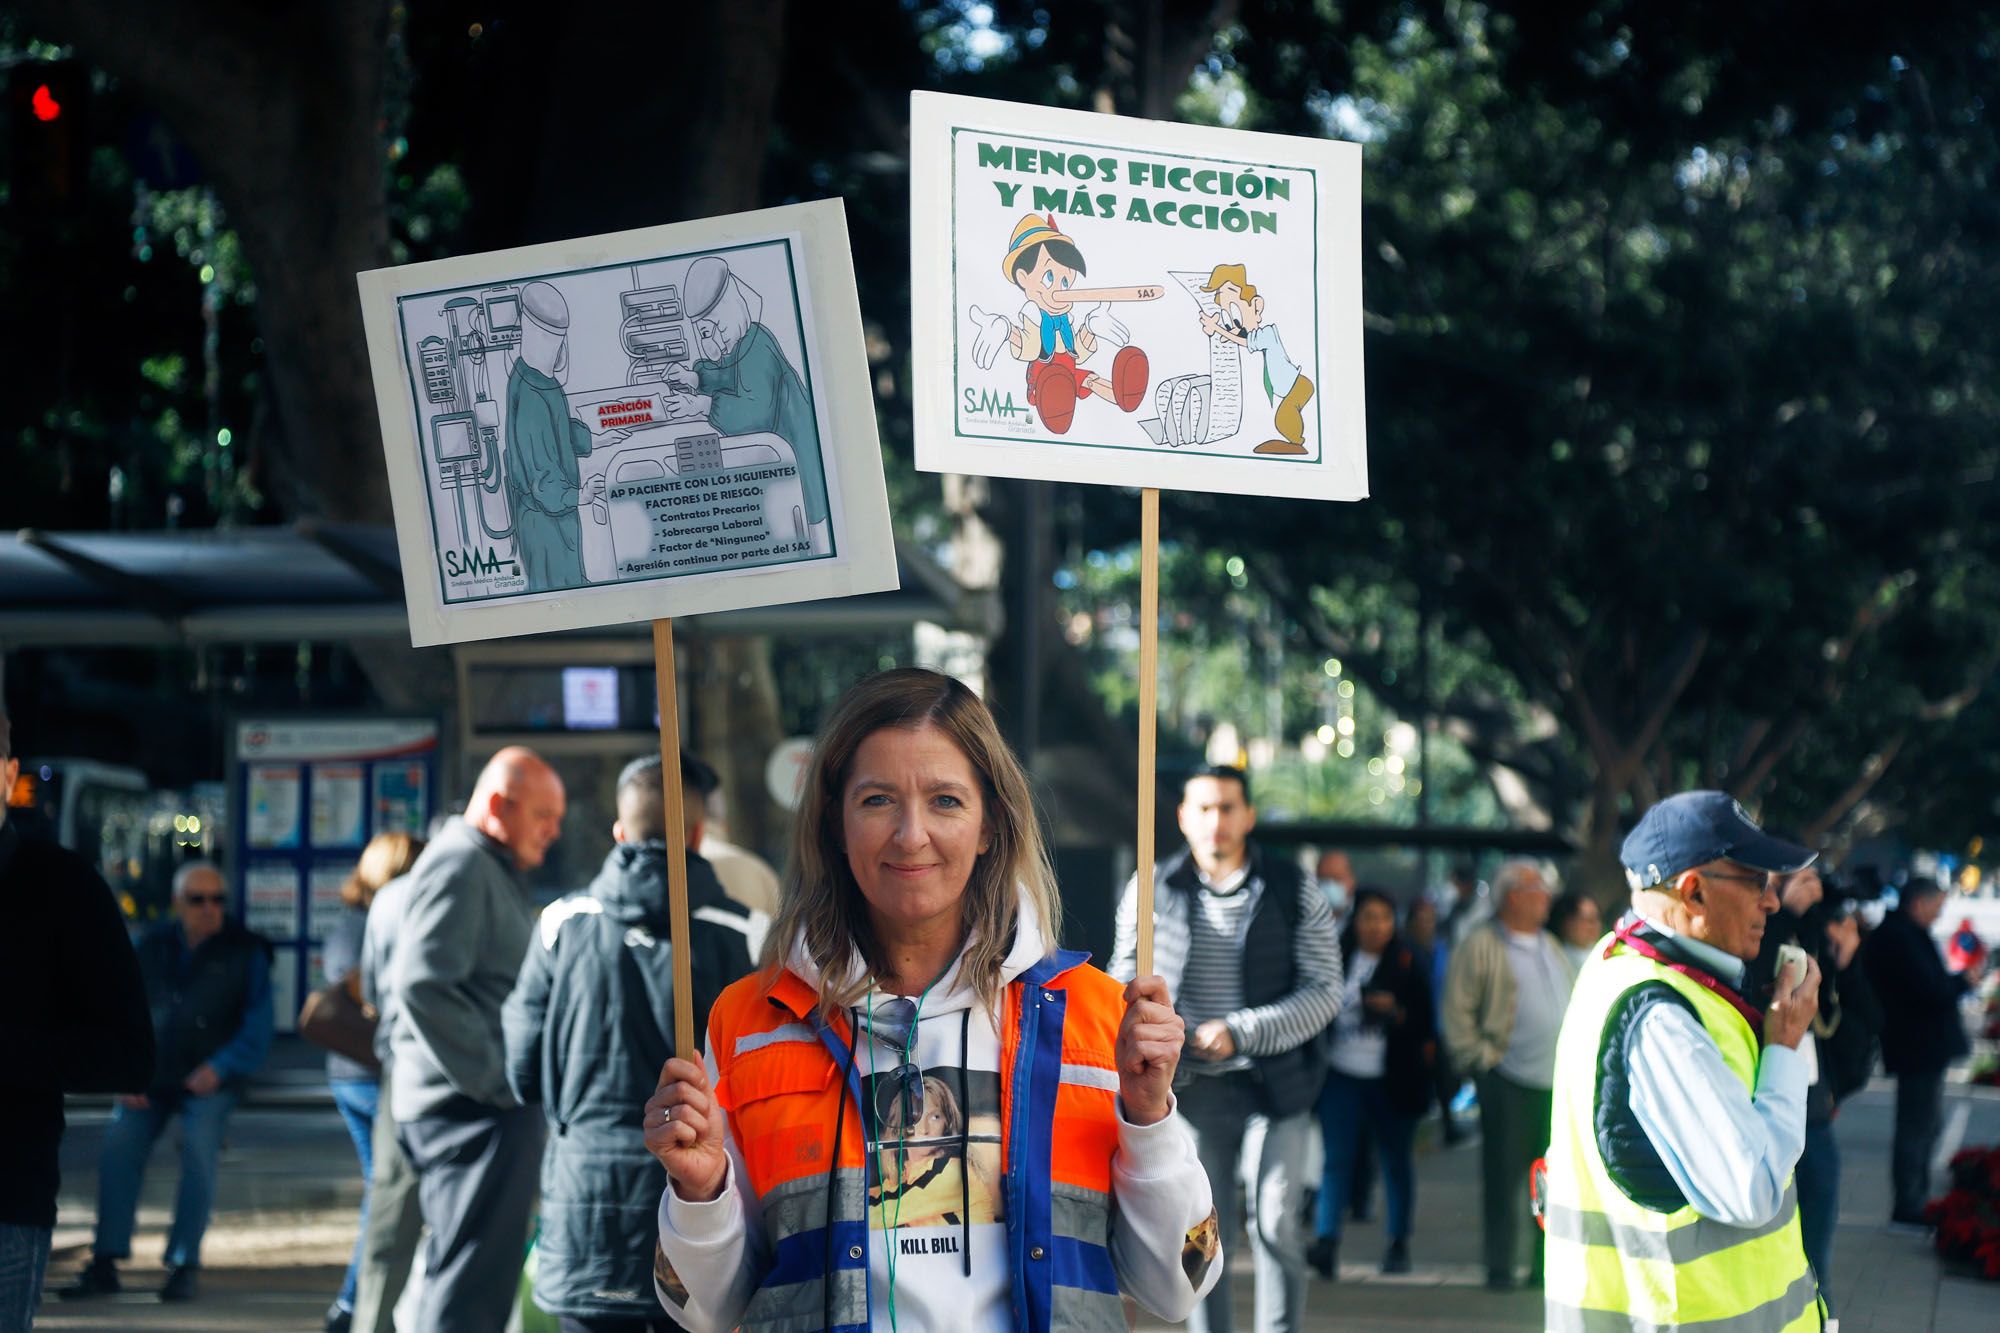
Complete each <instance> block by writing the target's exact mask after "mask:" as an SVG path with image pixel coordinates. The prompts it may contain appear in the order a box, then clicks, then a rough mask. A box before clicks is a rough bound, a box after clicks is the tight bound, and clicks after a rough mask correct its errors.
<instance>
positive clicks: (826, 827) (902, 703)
mask: <svg viewBox="0 0 2000 1333" xmlns="http://www.w3.org/2000/svg"><path fill="white" fill-rule="evenodd" d="M927 726H928V727H935V728H937V729H938V730H939V731H941V732H943V733H944V734H945V735H946V736H947V737H949V738H950V739H951V741H952V742H953V743H954V744H955V745H957V746H958V748H959V750H960V751H961V752H962V753H963V754H964V755H965V757H966V759H967V761H968V762H970V763H971V765H972V770H973V772H974V773H976V774H978V776H979V785H980V795H981V798H982V801H983V804H984V805H985V807H986V810H985V814H986V829H987V833H988V838H989V841H988V844H987V849H986V851H985V852H984V853H982V854H981V855H980V856H979V858H978V859H977V860H976V861H974V862H973V865H972V875H971V877H970V878H969V879H968V880H967V882H966V886H965V897H964V900H963V907H964V924H965V928H966V931H967V933H968V934H969V936H970V938H971V945H970V947H969V948H968V949H967V950H966V953H965V960H964V963H963V969H964V970H963V973H962V975H963V977H964V980H965V982H966V984H967V985H969V986H970V987H971V988H972V989H973V991H974V993H975V994H977V995H978V996H979V997H980V999H981V1000H982V1001H983V1002H984V1003H985V1005H986V1007H987V1008H988V1009H989V1010H990V1011H991V1012H993V1013H994V1014H996V1015H997V1014H998V1013H999V1011H1000V990H1001V981H1000V968H1001V965H1002V964H1003V963H1004V962H1005V961H1006V958H1007V953H1008V950H1009V949H1011V948H1012V947H1013V944H1014V924H1015V918H1016V916H1017V915H1018V913H1019V910H1020V900H1021V899H1022V898H1024V897H1025V898H1026V899H1027V900H1028V901H1029V902H1030V903H1032V904H1033V906H1034V909H1035V913H1036V915H1037V916H1039V917H1040V918H1041V925H1042V929H1043V931H1044V932H1046V934H1047V936H1048V938H1049V940H1050V943H1051V946H1053V943H1054V939H1055V935H1056V931H1057V930H1058V929H1059V928H1060V926H1061V924H1062V917H1061V915H1060V912H1061V907H1060V905H1059V903H1058V901H1057V898H1056V877H1055V871H1054V869H1053V868H1052V867H1051V866H1050V864H1049V854H1048V849H1047V848H1046V847H1045V846H1043V844H1042V831H1041V826H1040V824H1039V823H1038V822H1037V821H1036V819H1035V808H1034V798H1033V797H1032V796H1031V795H1030V794H1029V791H1028V778H1027V775H1026V774H1025V773H1023V772H1022V771H1021V765H1020V764H1019V762H1017V761H1016V760H1015V758H1014V754H1013V751H1011V750H1009V749H1008V748H1007V742H1006V741H1005V740H1003V739H1001V736H1000V728H999V727H998V726H997V725H996V724H995V723H994V721H993V714H992V713H991V712H989V711H988V710H987V707H986V705H985V704H984V703H982V702H980V699H979V696H978V695H976V694H974V693H973V692H972V691H971V690H969V689H967V688H966V687H965V685H964V684H963V683H962V682H960V681H957V680H954V679H953V678H952V677H950V676H946V675H942V674H940V673H938V672H936V671H927V670H924V669H922V668H920V667H902V668H898V669H897V670H894V671H884V672H882V673H881V674H879V675H875V676H870V677H868V678H867V679H866V680H863V681H861V682H860V683H859V684H857V685H855V686H854V687H853V688H851V689H849V690H848V691H847V693H846V694H844V695H842V696H841V698H840V702H839V703H837V704H835V705H834V709H833V713H832V714H831V716H829V717H828V718H827V720H826V723H825V725H824V726H823V727H821V729H820V736H819V740H818V743H817V744H815V745H814V747H813V755H812V761H811V762H810V763H809V764H808V765H807V767H806V775H805V784H804V788H803V791H802V793H801V797H800V801H799V812H798V819H797V820H796V821H795V822H794V824H793V825H792V851H791V857H790V860H789V862H788V864H787V865H786V867H785V881H784V892H783V896H782V897H781V899H780V900H779V906H778V919H777V921H776V922H775V923H773V926H772V929H771V932H770V934H769V935H768V936H767V937H766V939H765V942H764V960H763V961H764V964H765V966H766V967H767V968H770V969H773V972H772V975H773V976H774V977H775V975H776V971H775V969H777V968H781V967H783V966H784V965H785V961H786V958H787V956H788V955H789V954H790V952H791V950H792V949H793V947H794V946H795V945H797V944H800V943H801V942H802V943H803V946H804V948H805V952H806V956H807V957H809V958H810V959H812V962H813V965H814V966H815V967H817V968H818V969H819V974H820V977H821V984H820V1014H821V1016H822V1017H823V1018H831V1017H832V1015H834V1014H835V1013H838V1012H839V1011H841V1010H843V1009H846V1008H848V1007H849V1006H851V1005H853V1004H854V1003H855V1002H856V1001H858V1000H860V999H861V997H862V996H863V995H865V994H867V992H868V989H869V987H870V985H871V984H872V983H873V980H874V978H875V977H877V976H879V975H880V974H881V973H882V972H883V971H884V970H885V968H886V961H887V960H886V959H885V957H884V955H883V951H882V947H881V942H880V941H879V940H877V939H876V938H875V931H874V927H873V926H872V924H871V923H870V921H869V916H868V903H867V901H866V900H865V899H864V898H863V897H862V896H861V886H860V885H859V884H857V883H855V880H854V872H853V871H852V870H851V869H849V868H848V864H847V853H846V851H845V849H844V846H843V842H842V836H843V829H842V814H843V812H842V794H843V792H844V791H845V789H846V786H847V782H848V779H849V777H850V776H851V775H852V771H853V767H854V756H855V753H856V751H858V750H860V748H861V744H862V742H863V741H865V740H867V739H868V738H869V737H870V736H872V735H874V734H875V733H876V732H878V731H881V730H882V729H883V728H885V727H898V728H901V729H903V730H906V731H917V730H921V729H922V728H924V727H927ZM855 951H859V953H860V955H861V958H862V964H863V968H862V971H861V973H860V974H859V975H853V974H851V973H850V971H849V965H848V960H849V957H850V955H851V954H852V953H853V952H855Z"/></svg>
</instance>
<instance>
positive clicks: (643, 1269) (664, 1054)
mask: <svg viewBox="0 0 2000 1333" xmlns="http://www.w3.org/2000/svg"><path fill="white" fill-rule="evenodd" d="M660 768H661V766H660V761H659V759H658V758H656V757H652V758H646V759H640V760H636V761H634V762H633V763H631V764H628V765H627V766H626V767H625V771H624V772H623V773H621V774H620V775H619V778H618V821H617V822H616V823H615V824H613V825H612V826H611V836H612V838H613V839H614V840H615V842H616V843H617V845H616V846H615V847H613V848H612V849H611V854H610V855H609V856H608V857H606V858H605V861H604V868H603V869H602V870H600V871H599V872H598V875H597V878H596V879H595V880H593V881H591V884H590V887H589V888H587V889H585V890H584V891H583V892H582V893H577V894H572V895H570V896H569V897H567V898H562V899H560V900H558V901H556V902H554V903H551V904H550V905H549V906H548V908H547V909H546V910H544V911H543V912H542V916H541V920H540V922H539V924H538V926H537V928H536V930H535V934H534V937H533V938H532V939H531V940H530V941H529V944H528V952H527V956H526V957H525V958H524V959H523V960H522V963H521V976H520V980H519V981H518V982H517V983H516V984H515V987H514V991H513V994H511V995H509V996H508V997H507V1003H506V1006H505V1007H504V1008H503V1009H502V1010H501V1014H500V1019H501V1026H502V1028H503V1030H504V1033H505V1036H506V1042H507V1081H508V1083H509V1084H510V1085H511V1086H512V1088H513V1090H514V1095H515V1096H516V1097H518V1098H520V1099H521V1102H522V1104H523V1105H528V1106H532V1105H535V1104H536V1103H540V1104H541V1106H542V1108H543V1111H544V1113H545V1114H546V1116H547V1117H548V1126H549V1136H548V1142H547V1146H546V1147H545V1148H544V1150H543V1155H542V1208H541V1216H542V1225H541V1235H540V1238H539V1239H538V1240H537V1241H536V1251H535V1303H536V1304H537V1305H539V1306H541V1307H542V1309H544V1310H546V1311H548V1312H549V1313H550V1314H553V1315H555V1316H556V1317H557V1318H558V1320H559V1321H560V1324H561V1327H562V1329H563V1333H648V1331H649V1330H655V1329H658V1330H666V1329H670V1328H672V1327H673V1325H671V1324H669V1323H668V1322H667V1318H666V1315H665V1314H664V1313H663V1312H662V1311H661V1309H660V1306H659V1302H658V1300H657V1299H656V1298H655V1296H654V1294H653V1277H652V1274H653V1249H654V1245H655V1243H656V1239H657V1236H658V1229H659V1224H658V1222H657V1221H656V1218H655V1210H656V1209H657V1208H658V1207H659V1203H660V1192H661V1191H662V1190H663V1189H664V1188H665V1187H666V1176H665V1174H664V1173H663V1172H662V1171H661V1170H660V1166H659V1163H657V1162H656V1161H654V1160H653V1157H652V1155H651V1154H650V1153H648V1152H647V1151H646V1145H645V1139H644V1137H643V1134H642V1131H641V1126H640V1114H639V1113H640V1110H641V1108H643V1107H644V1106H645V1104H646V1099H647V1098H648V1097H650V1096H651V1095H652V1093H653V1090H654V1086H655V1084H656V1083H657V1082H658V1081H659V1070H660V1067H661V1066H662V1065H664V1064H665V1063H666V1062H667V1060H668V1058H669V1057H671V1056H674V1055H684V1054H686V1053H685V1052H677V1051H675V1050H674V1048H673V1033H674V1003H673V992H674V975H673V950H672V948H671V946H670V944H669V939H668V934H669V930H668V902H667V844H666V814H665V808H664V801H665V797H664V793H663V791H662V788H661V777H660ZM681 788H682V797H683V813H684V827H685V828H686V831H687V883H688V914H689V916H690V918H691V920H690V927H691V929H692V931H693V941H692V943H693V946H694V949H693V957H692V958H691V959H690V960H689V962H690V964H691V971H692V972H693V975H694V1002H695V1030H696V1031H697V1032H701V1031H703V1029H704V1028H705V1026H706V1020H707V1016H708V1010H709V1007H710V1006H711V1005H712V1004H713V1003H714V1001H715V997H716V996H717V995H718V994H720V993H721V991H722V989H723V988H724V987H725V986H727V985H729V984H730V983H731V982H733V981H735V980H736V979H737V978H738V977H742V976H747V975H748V974H749V972H750V970H751V968H752V966H753V964H754V960H755V957H756V953H757V951H758V949H759V948H760V947H761V945H762V942H763V934H764V931H765V930H766V929H767V928H768V927H769V925H770V921H769V918H767V917H765V916H764V915H763V914H762V913H761V912H752V911H751V910H750V909H748V908H746V907H743V906H742V905H740V904H738V903H736V902H735V901H733V900H732V899H730V898H729V897H728V896H727V895H726V894H725V893H724V892H723V891H722V882H721V881H720V880H718V879H717V878H716V876H715V871H714V870H713V869H712V868H711V867H710V866H709V864H708V862H706V861H704V860H703V859H702V858H701V856H700V855H699V849H700V846H701V833H702V812H703V806H702V800H703V798H704V797H705V796H706V795H707V794H708V793H709V792H711V791H713V790H714V789H715V777H714V772H713V770H711V769H709V767H708V766H707V765H706V764H703V763H702V762H701V761H700V760H699V759H696V758H695V757H694V756H692V755H687V754H683V755H682V756H681Z"/></svg>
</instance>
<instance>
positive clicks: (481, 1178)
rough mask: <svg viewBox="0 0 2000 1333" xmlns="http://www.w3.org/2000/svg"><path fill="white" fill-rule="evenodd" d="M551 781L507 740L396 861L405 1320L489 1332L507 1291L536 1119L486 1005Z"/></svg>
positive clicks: (385, 981) (512, 945)
mask: <svg viewBox="0 0 2000 1333" xmlns="http://www.w3.org/2000/svg"><path fill="white" fill-rule="evenodd" d="M563 809H564V795H563V785H562V779H560V778H559V777H557V776H556V773H555V770H554V769H552V768H550V767H549V766H548V764H547V763H546V762H544V761H543V760H542V759H541V758H540V757H539V756H537V755H536V754H534V753H533V752H532V751H530V750H526V749H521V748H519V747H510V748H508V749H505V750H502V751H500V752H499V753H498V754H496V755H494V756H493V758H492V760H491V761H489V762H488V763H487V765H486V768H485V770H484V771H483V772H481V774H480V775H479V781H478V784H477V785H476V786H475V787H474V788H473V792H472V799H471V800H470V801H468V802H467V803H466V808H465V815H464V817H463V818H461V819H455V820H453V821H452V822H451V823H450V824H449V825H448V826H447V827H446V828H445V829H444V831H443V832H442V833H440V834H439V836H438V837H437V838H436V839H435V840H433V841H432V842H431V844H430V846H428V847H426V848H425V849H424V854H423V855H422V856H421V857H419V858H418V860H417V863H416V865H414V866H413V867H411V869H410V873H409V876H408V880H409V887H408V889H407V892H406V895H405V897H404V900H403V904H402V910H401V913H400V916H399V919H398V921H397V922H396V931H395V942H394V946H393V948H392V950H391V951H390V954H389V958H388V961H387V966H386V975H385V976H384V977H382V978H380V979H379V980H380V983H381V986H380V989H381V995H382V1000H383V1021H384V1024H385V1026H386V1027H387V1028H388V1031H389V1054H390V1059H389V1069H388V1079H389V1085H390V1100H391V1103H392V1104H393V1105H394V1107H395V1116H396V1134H397V1139H398V1141H399V1142H400V1143H401V1144H402V1146H403V1151H404V1153H405V1154H406V1155H407V1156H408V1157H409V1160H410V1165H411V1166H412V1167H413V1168H414V1169H415V1171H416V1173H417V1192H418V1195H419V1198H420V1199H421V1201H422V1207H423V1215H424V1220H425V1222H427V1223H428V1224H429V1226H430V1239H429V1241H428V1242H427V1244H426V1245H425V1249H424V1260H423V1261H424V1276H425V1282H424V1289H423V1299H422V1303H421V1306H420V1309H419V1311H418V1315H417V1326H418V1327H419V1328H422V1329H424V1330H426V1333H498V1330H500V1329H501V1328H503V1327H505V1325H506V1323H507V1316H508V1311H509V1309H510V1308H511V1307H512V1306H513V1304H514V1300H515V1292H516V1283H517V1281H518V1279H519V1276H520V1268H521V1256H522V1253H523V1252H524V1251H525V1249H526V1248H527V1242H528V1221H529V1213H530V1210H531V1209H532V1207H533V1205H534V1194H535V1178H536V1172H537V1168H538V1166H539V1164H540V1162H541V1152H542V1116H541V1112H540V1111H539V1110H538V1109H536V1108H535V1107H531V1106H522V1105H521V1104H520V1102H519V1101H518V1100H517V1099H516V1098H515V1096H514V1094H513V1092H512V1091H511V1090H510V1089H509V1088H508V1086H507V1072H506V1047H505V1044H504V1042H503V1040H502V1037H501V1030H500V1007H501V1005H502V1004H503V1003H505V1001H506V999H507V994H508V992H509V991H510V990H512V989H513V986H514V979H515V977H516V976H517V975H518V974H519V972H520V966H521V958H522V955H523V954H524V953H525V952H526V951H527V947H528V941H529V938H530V936H531V935H532V933H533V930H534V923H535V903H534V899H533V897H532V896H531V895H530V894H529V891H528V887H527V885H526V883H525V882H524V881H523V880H522V878H521V876H522V875H523V873H525V872H526V871H529V870H532V869H534V868H535V867H536V866H539V865H540V864H541V863H542V860H543V858H544V857H545V856H546V855H547V854H548V849H549V847H550V845H551V844H553V843H554V842H555V840H556V837H557V836H558V835H559V833H560V832H561V829H562V817H563Z"/></svg>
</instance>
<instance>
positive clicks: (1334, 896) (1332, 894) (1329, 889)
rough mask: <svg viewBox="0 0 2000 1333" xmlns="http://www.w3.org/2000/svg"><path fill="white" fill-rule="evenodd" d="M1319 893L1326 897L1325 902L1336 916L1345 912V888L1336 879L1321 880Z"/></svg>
mask: <svg viewBox="0 0 2000 1333" xmlns="http://www.w3.org/2000/svg"><path fill="white" fill-rule="evenodd" d="M1319 891H1320V892H1321V893H1323V894H1325V895H1326V900H1327V902H1328V903H1329V904H1330V905H1331V906H1332V907H1333V910H1334V912H1335V913H1336V914H1338V913H1341V912H1345V911H1346V910H1347V886H1346V885H1345V884H1343V883H1341V882H1340V881H1339V880H1337V879H1323V880H1321V881H1320V882H1319Z"/></svg>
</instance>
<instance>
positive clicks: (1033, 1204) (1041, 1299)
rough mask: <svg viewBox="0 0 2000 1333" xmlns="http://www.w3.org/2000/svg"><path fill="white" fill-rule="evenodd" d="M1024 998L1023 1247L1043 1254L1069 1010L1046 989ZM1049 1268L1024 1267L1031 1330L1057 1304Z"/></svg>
mask: <svg viewBox="0 0 2000 1333" xmlns="http://www.w3.org/2000/svg"><path fill="white" fill-rule="evenodd" d="M1023 999H1024V1001H1026V1000H1032V1001H1034V1003H1033V1005H1032V1007H1030V1008H1028V1009H1027V1014H1028V1029H1029V1031H1030V1032H1032V1033H1033V1034H1034V1041H1033V1042H1032V1043H1031V1044H1030V1043H1023V1044H1024V1046H1028V1047H1029V1049H1028V1050H1027V1051H1026V1052H1025V1054H1026V1055H1027V1057H1028V1069H1027V1079H1026V1081H1025V1082H1024V1083H1023V1084H1019V1085H1017V1086H1024V1087H1026V1089H1027V1092H1028V1096H1027V1103H1028V1106H1029V1120H1028V1124H1027V1126H1026V1129H1027V1134H1028V1138H1027V1142H1026V1151H1025V1152H1023V1153H1022V1154H1020V1159H1019V1160H1020V1161H1021V1162H1022V1164H1023V1166H1024V1167H1025V1168H1027V1169H1025V1170H1024V1171H1023V1172H1022V1186H1023V1188H1022V1193H1023V1194H1024V1195H1025V1196H1026V1201H1027V1213H1026V1214H1025V1221H1026V1223H1027V1225H1025V1226H1023V1227H1022V1228H1021V1234H1022V1242H1021V1243H1022V1244H1023V1245H1025V1246H1026V1247H1027V1248H1028V1250H1029V1252H1030V1253H1032V1252H1033V1251H1034V1250H1036V1249H1038V1248H1039V1249H1040V1250H1041V1251H1042V1253H1043V1254H1044V1255H1047V1254H1049V1253H1050V1252H1051V1251H1052V1250H1053V1248H1054V1246H1055V1227H1054V1222H1053V1219H1052V1216H1051V1214H1052V1210H1053V1203H1052V1199H1051V1195H1052V1191H1051V1189H1050V1185H1051V1184H1052V1177H1051V1175H1050V1166H1051V1164H1052V1163H1054V1161H1055V1128H1056V1090H1057V1089H1058V1088H1059V1087H1060V1086H1061V1085H1062V1039H1063V1018H1064V1016H1065V1014H1066V1013H1067V1011H1068V1001H1069V993H1068V992H1067V991H1045V990H1043V989H1042V988H1041V986H1040V985H1039V984H1036V985H1034V986H1033V987H1032V988H1031V989H1030V990H1028V991H1027V992H1026V994H1025V995H1024V997H1023ZM1016 1095H1017V1096H1018V1094H1016ZM1052 1269H1053V1265H1052V1264H1050V1263H1047V1262H1044V1261H1037V1260H1030V1261H1029V1263H1028V1281H1027V1298H1028V1304H1027V1313H1028V1327H1029V1328H1031V1329H1036V1328H1048V1327H1049V1326H1050V1324H1051V1320H1052V1313H1053V1308H1054V1303H1055V1298H1054V1292H1053V1287H1054V1277H1055V1274H1054V1272H1053V1271H1052Z"/></svg>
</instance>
